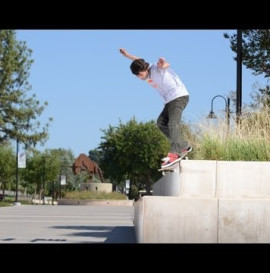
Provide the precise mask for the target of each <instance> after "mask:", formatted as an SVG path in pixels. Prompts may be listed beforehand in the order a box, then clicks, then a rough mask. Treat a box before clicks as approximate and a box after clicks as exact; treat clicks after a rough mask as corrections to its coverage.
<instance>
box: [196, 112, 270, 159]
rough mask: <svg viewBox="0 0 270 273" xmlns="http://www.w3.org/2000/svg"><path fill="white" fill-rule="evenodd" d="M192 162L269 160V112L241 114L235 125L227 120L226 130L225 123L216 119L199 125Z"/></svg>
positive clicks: (220, 119)
mask: <svg viewBox="0 0 270 273" xmlns="http://www.w3.org/2000/svg"><path fill="white" fill-rule="evenodd" d="M198 131H199V133H198V134H197V138H196V148H197V149H196V151H195V152H194V156H193V158H194V159H208V160H240V161H241V160H242V161H269V160H270V115H269V110H268V109H264V110H262V111H259V112H252V113H248V114H243V115H242V117H241V120H240V121H239V122H238V124H237V123H236V120H235V119H233V118H232V119H231V124H230V128H229V130H228V126H227V121H226V120H225V119H224V118H221V117H218V119H217V121H216V122H215V123H214V124H213V123H212V124H211V123H210V122H209V120H208V121H205V122H201V123H200V124H199V129H198Z"/></svg>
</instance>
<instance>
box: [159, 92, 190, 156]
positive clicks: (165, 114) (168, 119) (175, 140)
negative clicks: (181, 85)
mask: <svg viewBox="0 0 270 273" xmlns="http://www.w3.org/2000/svg"><path fill="white" fill-rule="evenodd" d="M188 101H189V96H184V97H179V98H176V99H175V100H173V101H170V102H168V103H167V104H165V106H164V108H163V110H162V112H161V114H160V115H159V117H158V119H157V126H158V128H159V129H160V130H161V132H162V133H163V134H164V135H165V136H166V137H167V139H168V140H169V142H170V143H171V152H172V153H180V152H181V150H183V149H184V148H187V147H188V142H187V141H186V140H185V139H184V137H183V135H182V132H181V130H180V122H181V118H182V112H183V110H184V109H185V107H186V105H187V103H188Z"/></svg>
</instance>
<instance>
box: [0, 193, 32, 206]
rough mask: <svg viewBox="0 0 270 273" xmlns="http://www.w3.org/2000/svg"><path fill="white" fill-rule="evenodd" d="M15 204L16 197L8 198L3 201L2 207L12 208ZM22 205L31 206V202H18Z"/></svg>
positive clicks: (0, 202) (1, 202)
mask: <svg viewBox="0 0 270 273" xmlns="http://www.w3.org/2000/svg"><path fill="white" fill-rule="evenodd" d="M14 202H15V199H14V197H13V196H12V197H10V196H7V197H5V199H4V200H3V201H0V207H10V206H13V205H14ZM18 202H20V203H21V204H22V205H31V202H30V201H24V200H18Z"/></svg>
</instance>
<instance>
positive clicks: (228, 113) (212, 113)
mask: <svg viewBox="0 0 270 273" xmlns="http://www.w3.org/2000/svg"><path fill="white" fill-rule="evenodd" d="M217 97H220V98H223V99H224V101H225V112H226V117H227V125H228V130H229V127H230V98H227V100H226V98H225V97H223V96H221V95H216V96H215V97H213V98H212V101H211V111H210V113H209V115H208V116H207V118H217V116H216V115H215V113H214V110H213V109H214V107H213V103H214V100H215V98H217Z"/></svg>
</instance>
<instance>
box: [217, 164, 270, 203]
mask: <svg viewBox="0 0 270 273" xmlns="http://www.w3.org/2000/svg"><path fill="white" fill-rule="evenodd" d="M217 196H218V197H222V198H239V197H246V198H270V162H256V161H253V162H251V161H217Z"/></svg>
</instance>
